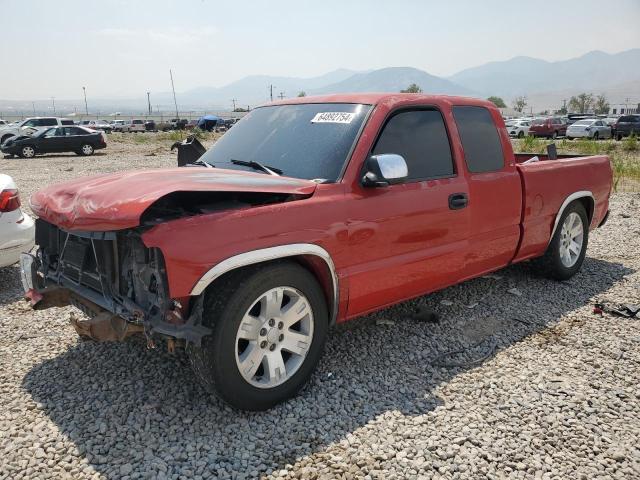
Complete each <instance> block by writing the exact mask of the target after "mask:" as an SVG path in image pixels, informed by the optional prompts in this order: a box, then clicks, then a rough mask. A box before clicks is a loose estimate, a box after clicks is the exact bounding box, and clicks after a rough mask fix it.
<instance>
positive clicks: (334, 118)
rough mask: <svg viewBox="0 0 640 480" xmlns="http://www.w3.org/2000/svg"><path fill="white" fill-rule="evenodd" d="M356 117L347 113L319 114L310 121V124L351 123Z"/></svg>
mask: <svg viewBox="0 0 640 480" xmlns="http://www.w3.org/2000/svg"><path fill="white" fill-rule="evenodd" d="M355 116H356V114H355V113H349V112H319V113H316V116H315V117H313V118H312V119H311V123H351V120H353V118H354V117H355Z"/></svg>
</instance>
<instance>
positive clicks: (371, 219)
mask: <svg viewBox="0 0 640 480" xmlns="http://www.w3.org/2000/svg"><path fill="white" fill-rule="evenodd" d="M371 153H372V154H383V153H394V154H398V155H401V156H402V157H403V158H404V159H405V161H406V162H407V166H408V171H409V175H408V180H407V181H406V183H403V184H399V185H391V186H387V187H375V188H365V187H363V186H362V185H361V184H360V183H357V185H356V186H355V187H354V188H355V191H354V192H353V198H352V199H351V201H349V202H348V209H349V211H348V215H349V216H348V218H349V229H348V250H349V256H350V261H351V265H350V266H349V267H348V269H347V270H348V271H347V275H348V281H349V306H348V314H347V315H348V316H354V315H358V314H361V313H364V312H367V311H370V310H373V309H375V308H379V307H382V306H385V305H387V304H390V303H396V302H398V301H400V300H402V299H406V298H411V297H415V296H418V295H421V294H424V293H427V292H429V291H433V290H436V289H437V288H440V287H442V286H445V285H448V284H451V283H454V282H455V280H456V279H457V278H458V276H459V275H460V274H461V273H462V272H463V270H464V258H465V255H466V252H467V237H468V235H469V209H468V208H465V207H466V201H467V198H468V195H469V190H468V187H467V181H466V179H465V177H464V175H461V174H460V173H459V172H458V171H457V170H458V169H457V168H456V166H455V162H454V155H453V153H452V149H451V145H450V139H449V134H448V132H447V128H446V125H445V122H444V119H443V116H442V114H441V112H440V111H439V110H438V109H436V108H427V107H424V108H422V107H420V108H415V107H411V108H404V109H402V110H398V111H395V112H391V114H390V115H389V116H388V117H387V119H386V121H385V122H384V124H383V127H382V130H381V131H380V132H379V133H378V135H377V138H376V140H375V141H374V143H373V148H372V151H371Z"/></svg>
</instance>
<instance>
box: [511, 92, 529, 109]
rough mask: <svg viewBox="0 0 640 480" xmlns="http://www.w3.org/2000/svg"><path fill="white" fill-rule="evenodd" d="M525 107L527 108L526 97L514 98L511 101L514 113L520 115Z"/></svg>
mask: <svg viewBox="0 0 640 480" xmlns="http://www.w3.org/2000/svg"><path fill="white" fill-rule="evenodd" d="M526 106H527V97H524V96H521V97H516V98H515V99H514V100H513V109H514V110H515V111H516V112H520V113H522V111H523V110H524V107H526Z"/></svg>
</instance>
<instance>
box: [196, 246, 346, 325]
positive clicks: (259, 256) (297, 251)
mask: <svg viewBox="0 0 640 480" xmlns="http://www.w3.org/2000/svg"><path fill="white" fill-rule="evenodd" d="M297 255H314V256H316V257H320V258H321V259H322V260H324V262H325V263H326V264H327V267H328V268H329V272H331V281H332V284H333V285H332V286H333V305H330V312H331V323H330V325H333V324H334V323H335V322H336V319H337V316H338V302H339V299H340V298H339V290H338V275H337V274H336V268H335V265H334V264H333V260H332V259H331V255H329V252H327V251H326V250H325V249H324V248H322V247H320V246H318V245H314V244H312V243H292V244H289V245H280V246H278V247H270V248H262V249H260V250H252V251H250V252H245V253H241V254H239V255H235V256H233V257H229V258H227V259H226V260H223V261H222V262H220V263H218V264H217V265H215V266H213V267H212V268H211V269H210V270H209V271H207V272H206V273H205V274H204V275H203V276H202V277H201V278H200V280H198V282H197V283H196V284H195V286H194V287H193V289H192V290H191V295H200V294H201V293H202V292H203V291H204V289H205V288H207V287H208V286H209V285H210V284H211V282H213V281H214V280H215V279H216V278H218V277H220V276H221V275H223V274H225V273H227V272H229V271H231V270H235V269H236V268H240V267H246V266H247V265H253V264H256V263H261V262H268V261H270V260H276V259H278V258H286V257H293V256H297Z"/></svg>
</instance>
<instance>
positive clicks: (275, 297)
mask: <svg viewBox="0 0 640 480" xmlns="http://www.w3.org/2000/svg"><path fill="white" fill-rule="evenodd" d="M313 326H314V320H313V311H312V309H311V303H310V302H309V300H308V299H307V297H305V295H304V294H303V293H302V292H300V291H299V290H297V289H295V288H293V287H284V286H283V287H276V288H272V289H270V290H268V291H267V292H265V293H263V294H262V295H260V296H259V297H258V298H257V299H256V300H255V301H254V302H253V304H252V305H251V307H250V308H249V309H248V310H247V312H246V313H245V314H244V317H243V318H242V321H241V322H240V326H239V327H238V332H237V334H236V344H235V347H236V365H237V367H238V370H239V371H240V374H241V375H242V377H243V378H244V379H245V381H247V382H248V383H249V384H251V385H253V386H254V387H258V388H273V387H276V386H278V385H281V384H283V383H284V382H286V381H287V380H289V379H290V378H291V377H292V376H293V375H294V374H295V373H296V372H297V371H298V369H299V368H300V367H301V366H302V364H303V363H304V360H305V358H306V356H307V353H308V352H309V348H310V347H311V343H312V340H313Z"/></svg>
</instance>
